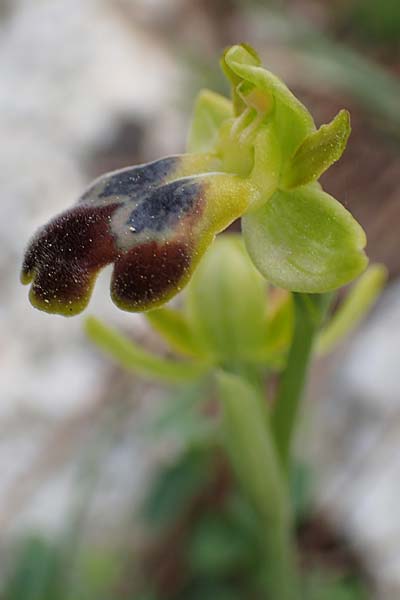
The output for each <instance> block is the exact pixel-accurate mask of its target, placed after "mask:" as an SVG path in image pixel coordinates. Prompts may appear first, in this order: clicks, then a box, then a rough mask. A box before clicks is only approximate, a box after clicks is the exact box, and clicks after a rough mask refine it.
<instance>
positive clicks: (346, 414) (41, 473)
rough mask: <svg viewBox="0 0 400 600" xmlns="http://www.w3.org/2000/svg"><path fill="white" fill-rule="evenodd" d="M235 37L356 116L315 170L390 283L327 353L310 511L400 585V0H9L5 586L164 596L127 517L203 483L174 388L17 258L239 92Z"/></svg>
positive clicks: (0, 368) (0, 11)
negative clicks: (101, 342)
mask: <svg viewBox="0 0 400 600" xmlns="http://www.w3.org/2000/svg"><path fill="white" fill-rule="evenodd" d="M241 41H247V42H249V43H251V44H252V45H253V46H255V47H256V48H257V49H258V51H259V53H260V54H261V56H262V58H263V60H264V63H265V65H266V66H267V67H268V68H270V69H271V70H272V71H274V72H276V73H277V74H278V75H280V76H281V77H282V78H283V79H284V80H285V81H286V82H287V83H288V84H289V85H290V87H291V88H292V89H293V90H294V91H295V93H296V95H298V97H299V98H300V99H301V100H303V101H304V102H305V103H306V104H307V106H308V107H309V108H310V110H311V112H312V113H313V115H314V116H315V119H316V122H317V124H318V125H320V124H321V123H324V122H327V121H329V120H331V119H332V118H333V116H334V115H335V114H336V113H337V112H338V110H339V109H340V108H342V107H346V108H348V109H349V110H350V112H351V115H352V127H353V133H352V136H351V138H350V142H349V145H348V149H347V150H346V152H345V155H344V157H343V159H342V160H341V161H340V163H339V164H338V165H336V166H334V167H333V168H332V169H330V170H329V173H328V174H327V175H326V176H325V177H324V181H323V183H324V185H325V187H326V189H327V190H328V191H329V192H330V193H332V194H333V195H335V196H336V197H337V198H338V199H339V200H341V201H342V202H343V203H344V205H345V206H347V207H348V208H349V209H351V211H352V212H353V214H354V215H355V217H356V218H357V219H358V220H359V221H360V222H361V224H362V225H363V226H364V228H365V229H366V231H367V235H368V240H369V243H368V254H369V256H370V258H371V260H372V261H380V262H383V263H385V264H386V265H387V267H388V268H389V272H390V282H389V285H388V287H387V289H386V291H385V293H384V295H383V297H382V298H381V300H380V302H379V304H378V306H377V307H376V309H375V310H374V312H373V313H372V315H371V316H370V318H369V320H368V322H366V323H364V324H363V327H362V328H361V329H360V331H359V332H358V334H357V335H356V336H355V337H354V338H353V339H352V341H351V343H348V344H347V345H345V346H342V347H341V349H340V351H339V352H337V353H336V355H334V356H333V357H331V358H330V359H329V360H325V361H323V362H319V363H318V364H317V365H316V366H315V369H314V372H313V374H312V378H311V382H310V385H309V392H308V399H307V408H306V416H305V418H304V423H303V425H302V432H301V433H300V435H299V441H298V447H299V454H300V455H301V456H302V457H304V460H305V461H306V462H307V464H308V465H310V466H311V469H312V471H313V473H314V485H313V489H312V498H311V502H312V505H313V507H314V510H315V512H316V513H318V514H321V515H323V518H324V520H326V521H327V522H329V523H330V526H332V527H334V528H335V530H336V531H338V532H340V535H341V536H343V538H344V539H345V540H346V544H347V545H348V546H349V547H350V548H351V552H352V553H354V554H355V555H357V560H359V561H360V562H361V564H362V570H363V572H365V573H366V576H367V578H368V580H369V581H370V587H371V589H372V590H373V592H372V593H373V596H372V597H373V598H378V599H379V600H380V599H388V600H389V599H390V600H394V599H395V598H400V511H399V504H398V498H399V497H400V378H399V367H400V359H399V357H400V281H399V274H400V252H399V231H400V2H399V1H398V0H380V1H379V2H377V1H376V0H331V2H326V1H324V0H291V1H289V0H286V1H285V0H275V1H273V0H271V1H267V0H258V1H257V0H247V1H246V0H85V1H82V0H0V74H1V75H0V81H1V84H0V132H1V141H2V143H1V145H0V189H1V196H2V218H1V220H0V241H1V249H2V251H1V254H0V276H1V279H0V282H1V285H0V326H1V336H0V473H1V477H0V598H2V600H15V599H20V600H47V599H48V600H54V599H55V598H57V600H60V599H61V598H63V599H64V598H65V599H68V600H72V599H73V598H76V599H79V600H82V599H88V600H89V599H92V598H93V599H94V598H96V600H99V599H101V598H104V599H111V598H132V599H133V598H135V599H137V598H139V597H140V598H143V599H144V598H148V599H149V600H150V598H154V599H156V598H157V600H158V596H157V595H153V596H150V595H146V596H145V595H142V596H139V595H138V594H139V592H136V590H135V585H136V584H135V581H137V578H136V579H135V576H134V572H135V569H136V568H137V567H135V565H136V564H137V561H136V558H137V557H136V554H135V553H137V552H138V551H137V539H142V537H143V532H142V529H143V523H142V519H139V518H137V516H135V514H136V513H135V511H136V509H137V507H138V506H142V504H143V501H144V498H145V497H146V494H148V490H149V489H151V488H152V486H153V487H154V485H158V486H161V487H159V488H157V489H158V492H157V493H155V492H154V493H155V498H166V497H167V498H168V502H169V503H170V504H172V505H174V506H175V510H176V506H177V504H176V502H175V501H174V494H175V495H178V496H179V494H181V493H182V494H183V495H184V494H186V496H187V497H190V498H192V496H193V497H195V495H196V493H199V489H200V488H201V485H203V484H204V478H203V479H202V475H201V474H202V473H203V471H204V468H206V467H204V465H203V466H201V468H200V467H199V461H198V460H197V458H196V456H193V455H192V454H191V453H192V449H191V450H190V452H189V455H188V454H187V452H188V450H187V447H186V446H185V442H184V441H183V438H184V436H182V435H181V434H179V433H178V434H176V432H175V433H174V432H172V433H171V431H169V432H168V433H167V434H166V435H165V434H164V432H163V427H164V426H165V423H164V426H162V427H160V425H159V422H158V421H159V419H158V415H159V413H160V411H161V412H162V411H164V410H165V408H166V407H167V406H168V403H169V402H170V401H171V398H174V400H176V398H175V397H176V394H177V393H178V392H176V391H174V390H171V389H163V388H161V387H159V386H156V385H155V384H152V383H151V382H148V381H147V382H145V381H144V380H141V379H139V378H137V377H135V376H134V375H132V374H127V373H125V372H123V371H122V370H120V369H119V368H117V367H115V366H113V365H112V364H111V362H109V361H108V360H107V359H106V358H104V357H103V356H101V355H100V353H99V352H98V351H97V350H96V349H95V348H93V347H92V346H91V345H90V343H89V342H88V341H87V340H86V339H85V336H84V334H83V332H82V319H81V318H80V317H78V318H75V319H72V320H68V321H67V320H66V319H64V318H62V317H58V316H48V315H45V314H43V313H40V312H38V311H35V310H33V309H32V308H31V306H30V305H29V302H28V300H27V290H26V289H24V288H22V287H21V285H20V284H19V281H18V277H19V268H20V264H21V260H22V254H23V250H24V247H25V245H26V243H27V240H28V239H29V237H30V235H31V234H32V233H33V232H34V230H35V229H36V227H37V226H39V225H40V224H42V223H43V222H45V221H46V220H47V219H48V218H49V217H50V216H52V215H53V214H54V213H56V212H58V211H60V210H62V209H63V208H65V207H66V206H68V205H69V204H70V203H72V202H73V201H75V199H76V198H77V197H78V196H79V195H80V193H81V192H82V190H83V189H84V188H85V186H86V185H87V184H88V183H89V182H90V180H91V179H92V178H94V177H95V176H97V175H98V174H100V173H103V172H104V171H107V170H112V169H115V168H118V167H123V166H126V165H131V164H135V163H140V162H146V161H148V160H152V159H155V158H157V157H159V156H162V155H165V154H168V153H177V152H181V151H184V147H185V132H186V130H187V125H188V121H189V118H190V109H191V104H192V101H193V99H194V97H195V95H196V93H197V92H198V91H199V89H201V88H202V87H209V88H212V89H214V90H216V91H219V92H222V93H224V92H227V91H228V90H227V88H226V86H225V83H224V80H223V77H222V76H221V73H220V71H219V68H218V58H219V55H220V52H221V50H222V49H223V48H224V47H225V46H226V45H229V44H232V43H237V42H241ZM108 277H109V274H108V273H103V274H102V275H101V277H100V281H99V284H98V285H97V286H96V290H95V294H94V298H93V300H92V302H91V304H90V307H89V311H88V312H89V313H90V314H95V315H96V316H99V317H101V318H104V319H105V320H107V321H108V322H109V323H111V324H113V325H116V326H117V327H119V328H121V329H122V330H124V331H126V332H127V333H128V334H130V335H133V336H134V337H135V339H136V340H141V341H143V342H144V343H145V344H147V345H148V346H149V347H153V348H156V349H157V350H158V351H159V352H163V351H164V349H163V348H162V347H159V346H158V344H159V342H157V341H156V340H155V339H154V338H153V337H152V335H151V334H150V332H149V330H148V329H147V327H146V325H145V323H144V322H143V320H142V318H141V317H140V316H137V315H131V314H126V313H122V312H119V311H118V310H117V309H116V308H115V307H114V306H113V305H112V303H111V300H110V299H109V295H108V281H107V280H108ZM192 393H198V391H194V392H193V390H192V391H190V390H189V391H187V394H189V395H190V394H192ZM157 419H158V420H157ZM167 420H168V419H167ZM155 421H157V423H158V424H156V425H154V423H155ZM164 429H165V427H164ZM182 452H183V455H184V457H185V458H184V460H183V462H182V463H176V457H177V456H178V455H180V454H182ZM202 460H203V459H202ZM213 460H215V458H214V459H213ZM174 461H175V462H174ZM193 461H194V463H193ZM200 462H201V461H200ZM177 464H178V467H179V468H177V467H176V465H177ZM207 464H208V463H207ZM171 465H172V466H171ZM179 465H180V466H179ZM193 465H195V466H193ZM168 469H175V471H173V472H172V475H171V472H169V471H168ZM179 469H181V470H180V471H179ZM185 469H186V471H185ZM196 469H197V470H196ZM199 469H200V471H199ZM202 469H203V470H202ZM207 469H208V467H207V468H206V470H207ZM222 471H223V468H222ZM160 472H161V473H164V479H165V481H163V480H162V477H161V479H160V475H159V474H160ZM182 472H185V473H187V472H188V473H191V474H193V473H200V474H199V476H198V478H197V480H196V481H195V482H194V483H193V481H192V482H190V481H189V482H188V478H187V477H186V475H185V477H183V479H182ZM166 473H167V474H168V473H169V478H168V477H167V476H166V475H165V474H166ZM219 476H220V477H222V479H223V473H222V475H221V473H220V474H219ZM171 477H172V479H171ZM193 477H195V476H192V479H193ZM189 479H190V478H189ZM171 481H172V483H171ZM182 481H183V483H182ZM199 481H200V483H199ZM217 483H218V482H217ZM163 485H164V487H162V486H163ZM216 485H217V484H216ZM179 486H181V487H179ZM182 486H183V487H182ZM196 486H197V487H196ZM218 489H219V488H218V485H217V491H216V492H215V496H212V501H214V500H215V502H216V501H217V500H216V498H217V497H218V493H217V492H218ZM190 494H192V496H190ZM150 495H151V494H150ZM179 497H180V496H179ZM171 498H172V500H171ZM153 500H154V498H153ZM192 500H193V498H192ZM149 502H150V504H151V502H152V500H151V499H150V500H148V501H147V503H149ZM168 502H167V504H168ZM153 504H154V502H153ZM211 504H212V502H211ZM167 508H168V507H167ZM167 508H165V506H161V508H160V506H158V507H157V506H156V507H155V506H153V505H152V510H153V511H155V513H154V512H153V513H151V514H153V515H154V514H155V515H156V517H154V518H155V519H156V521H157V519H162V514H161V513H162V511H163V510H167ZM157 511H158V512H157ZM160 511H161V513H160ZM150 512H151V511H150ZM157 515H158V516H157ZM160 515H161V516H160ZM157 522H158V521H157ZM214 533H215V532H214ZM315 535H317V534H315ZM222 537H223V536H222ZM317 538H318V540H317V542H315V540H314V542H313V543H317V544H318V543H319V544H324V537H323V535H322V534H320V535H319V537H318V535H317ZM174 539H175V541H174V545H175V544H176V543H177V542H176V538H174ZM178 539H179V536H178ZM231 542H232V540H230V541H229V544H228V546H229V547H231ZM171 543H172V542H171ZM326 543H328V544H329V541H328V542H326ZM196 548H197V550H196V549H195V550H193V556H194V558H193V557H192V562H193V564H196V565H197V563H196V560H198V561H200V562H201V560H202V559H200V558H199V556H203V555H202V554H201V552H200V551H199V549H198V547H197V546H196ZM146 552H149V558H148V560H147V562H146V565H147V566H148V565H151V568H150V567H149V569H150V571H151V569H153V571H151V572H152V573H153V574H154V573H156V574H158V575H157V577H158V578H159V580H160V581H162V582H165V581H167V582H168V581H171V578H172V581H173V580H174V573H173V569H174V566H172V567H168V568H167V567H166V566H165V552H164V555H163V554H162V552H161V554H160V551H159V549H158V554H157V551H154V548H153V549H152V550H151V551H150V550H149V549H148V548H147V549H146ZM196 552H197V554H196ZM166 554H168V551H166ZM196 557H197V558H196ZM203 558H204V557H203ZM210 560H211V559H210ZM139 562H140V561H139ZM211 562H212V561H211ZM175 568H176V565H175ZM196 568H198V565H197V567H196ZM202 568H203V569H204V568H205V567H204V565H203V567H202ZM168 569H169V570H168ZM200 570H201V569H200ZM150 571H149V572H150ZM165 572H167V575H165ZM171 573H172V574H171ZM157 577H156V579H157ZM163 577H164V579H163ZM171 585H172V584H171ZM57 586H58V587H57ZM183 597H185V598H186V599H188V598H191V599H194V598H195V594H194V593H193V594H192V595H186V596H183ZM196 597H199V598H202V599H203V600H208V598H210V600H211V599H212V600H216V598H217V594H216V593H214V592H213V593H211V592H208V593H206V592H203V593H202V594H200V595H199V596H196ZM223 597H224V598H228V599H229V598H231V599H232V598H233V596H232V595H229V593H228V594H227V595H225V596H223V593H222V592H221V593H220V595H219V596H218V598H223ZM239 597H241V596H239ZM242 597H245V596H242ZM174 598H175V596H174ZM246 598H247V596H246ZM341 598H342V596H341ZM343 598H344V596H343ZM346 598H347V596H346Z"/></svg>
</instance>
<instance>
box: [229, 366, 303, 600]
mask: <svg viewBox="0 0 400 600" xmlns="http://www.w3.org/2000/svg"><path fill="white" fill-rule="evenodd" d="M218 382H219V388H220V397H221V400H222V403H223V408H224V410H223V423H224V430H225V434H226V442H227V447H228V452H229V454H230V456H231V459H232V463H233V466H234V468H235V470H236V473H237V475H238V477H239V479H240V480H241V482H242V484H243V487H244V488H245V490H246V492H247V494H248V496H249V498H250V500H251V501H252V502H253V505H254V507H255V509H256V511H257V513H258V515H259V519H260V525H261V531H262V532H263V543H264V548H265V553H266V560H265V565H266V569H267V573H266V575H267V585H268V597H269V598H273V599H278V598H279V600H298V598H299V589H298V585H297V574H296V565H295V551H294V548H293V545H292V544H293V536H292V518H291V511H290V500H289V492H288V488H287V482H286V478H285V477H284V475H283V473H282V468H281V464H280V461H279V457H278V455H277V453H276V448H275V444H274V439H273V436H272V433H271V431H270V428H269V423H266V420H265V413H264V412H263V407H262V403H261V401H260V400H261V398H260V397H259V392H258V391H257V389H256V388H255V387H254V386H253V385H251V384H250V383H249V381H246V380H245V379H244V378H243V377H241V376H238V375H231V374H228V373H220V374H219V377H218Z"/></svg>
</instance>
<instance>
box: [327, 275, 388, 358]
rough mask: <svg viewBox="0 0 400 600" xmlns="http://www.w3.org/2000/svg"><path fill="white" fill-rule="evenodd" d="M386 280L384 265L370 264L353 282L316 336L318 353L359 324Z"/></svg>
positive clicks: (341, 338) (339, 340)
mask: <svg viewBox="0 0 400 600" xmlns="http://www.w3.org/2000/svg"><path fill="white" fill-rule="evenodd" d="M386 281H387V269H386V267H385V266H384V265H371V266H370V267H369V268H368V269H367V270H366V271H365V273H364V274H363V275H362V276H361V277H360V279H358V280H357V281H356V282H355V284H354V285H353V287H352V288H351V290H350V292H349V293H348V295H347V296H346V298H345V299H344V301H343V303H342V304H341V306H340V307H339V309H338V310H337V312H336V313H335V314H334V315H333V317H332V319H331V320H330V321H329V323H328V324H327V325H326V326H325V328H324V329H323V330H322V331H321V333H320V335H319V337H318V342H317V351H318V352H319V353H320V354H327V353H328V352H329V351H331V350H332V349H333V348H334V347H335V346H336V345H337V344H338V343H340V342H341V341H342V340H343V339H344V338H345V337H346V336H347V335H349V333H350V332H351V331H353V330H354V329H355V328H356V327H357V326H358V325H359V323H360V321H362V319H363V318H364V317H365V316H366V315H367V314H368V312H369V311H370V310H371V308H372V306H373V305H374V304H375V302H376V301H377V299H378V298H379V296H380V294H381V292H382V289H383V287H384V285H385V283H386Z"/></svg>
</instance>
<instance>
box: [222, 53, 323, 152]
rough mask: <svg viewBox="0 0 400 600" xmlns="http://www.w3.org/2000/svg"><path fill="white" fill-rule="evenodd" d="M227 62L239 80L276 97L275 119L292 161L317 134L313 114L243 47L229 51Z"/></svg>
mask: <svg viewBox="0 0 400 600" xmlns="http://www.w3.org/2000/svg"><path fill="white" fill-rule="evenodd" d="M224 61H225V63H226V65H227V66H228V68H229V70H230V71H231V72H233V73H234V74H235V76H236V77H237V78H239V79H240V80H245V81H249V82H251V83H253V84H254V85H255V86H256V87H257V88H258V89H260V90H261V91H263V92H265V93H268V94H272V96H273V98H274V101H275V105H274V109H273V113H272V116H271V118H273V119H274V122H275V125H276V130H277V132H278V133H279V139H280V143H281V147H282V155H283V157H284V158H285V159H289V158H290V157H291V156H292V155H293V153H294V152H295V150H296V149H297V148H298V146H299V144H301V143H302V142H303V140H304V138H305V137H306V136H307V135H308V134H309V133H311V132H312V131H315V124H314V121H313V118H312V116H311V115H310V113H309V111H308V110H307V109H306V107H305V106H304V105H303V104H302V103H301V102H300V101H299V100H298V99H297V98H296V97H295V96H294V94H292V92H291V91H290V90H289V88H288V87H287V86H286V85H285V84H284V83H283V82H282V81H281V80H280V79H279V77H276V75H273V74H272V73H271V72H270V71H268V70H267V69H264V68H263V67H262V66H260V62H259V61H257V60H256V59H255V58H254V57H253V55H252V54H251V53H250V52H249V51H248V49H246V48H244V47H243V46H232V47H231V48H230V49H229V50H228V51H227V52H226V54H225V56H224ZM238 83H239V82H238ZM241 101H242V102H243V100H241Z"/></svg>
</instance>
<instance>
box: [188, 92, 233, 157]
mask: <svg viewBox="0 0 400 600" xmlns="http://www.w3.org/2000/svg"><path fill="white" fill-rule="evenodd" d="M231 117H233V107H232V102H230V101H229V100H228V99H227V98H225V97H224V96H220V95H219V94H216V93H214V92H211V91H210V90H202V91H201V92H200V93H199V95H198V96H197V100H196V103H195V106H194V111H193V116H192V123H191V126H190V131H189V138H188V152H209V151H210V150H212V149H213V147H214V145H215V142H216V141H217V138H218V130H219V128H220V126H221V125H222V123H223V122H224V121H225V120H226V119H229V118H231Z"/></svg>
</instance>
